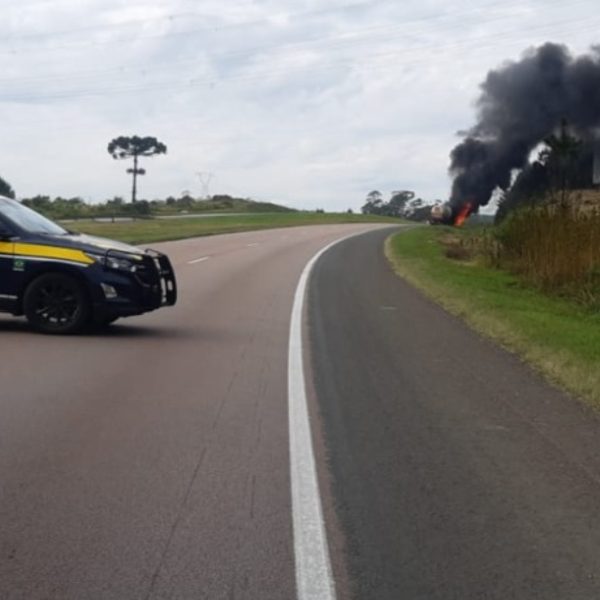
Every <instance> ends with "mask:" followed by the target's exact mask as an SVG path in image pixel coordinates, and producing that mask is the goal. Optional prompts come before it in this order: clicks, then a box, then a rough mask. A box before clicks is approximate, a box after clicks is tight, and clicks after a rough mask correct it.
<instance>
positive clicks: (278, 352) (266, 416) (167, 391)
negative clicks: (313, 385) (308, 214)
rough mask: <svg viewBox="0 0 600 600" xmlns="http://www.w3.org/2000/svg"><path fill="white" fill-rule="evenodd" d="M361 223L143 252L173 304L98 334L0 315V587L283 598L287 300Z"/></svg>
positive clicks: (12, 592) (74, 593) (97, 595)
mask: <svg viewBox="0 0 600 600" xmlns="http://www.w3.org/2000/svg"><path fill="white" fill-rule="evenodd" d="M372 228H373V227H372V226H362V225H360V226H349V227H348V226H327V227H309V228H292V229H285V230H272V231H264V232H253V233H244V234H237V235H224V236H215V237H211V238H198V239H192V240H184V241H180V242H173V243H169V244H164V245H156V247H158V248H161V249H164V250H166V251H167V252H168V253H169V255H170V257H171V259H172V261H173V263H174V265H175V267H176V270H177V275H178V281H179V288H180V290H179V291H180V301H179V303H178V305H177V306H175V307H174V308H172V309H163V310H161V311H157V312H156V313H154V314H149V315H146V316H143V317H140V318H135V319H128V320H123V321H120V322H118V323H117V324H116V325H115V326H114V327H113V328H112V329H111V330H110V331H108V332H107V333H105V334H94V335H85V336H77V337H67V338H64V337H63V338H57V337H48V336H41V335H35V334H32V333H30V332H29V331H28V330H27V329H26V326H25V324H24V323H23V322H21V321H17V320H15V319H12V318H10V317H0V339H1V341H0V598H2V599H3V600H4V599H5V598H11V599H13V598H14V599H17V598H20V599H21V598H22V599H24V600H35V599H50V598H52V599H57V600H66V599H73V600H84V599H85V600H88V599H103V600H104V599H113V598H114V599H115V600H125V599H127V600H130V599H136V598H140V599H142V598H211V599H212V598H260V599H265V600H266V599H270V598H272V599H287V598H293V597H294V595H295V583H294V582H295V577H294V556H293V552H294V550H293V538H292V517H291V498H290V473H289V442H288V420H287V419H288V412H287V411H288V408H287V352H288V330H289V322H290V313H291V308H292V300H293V297H294V291H295V288H296V285H297V282H298V278H299V277H300V273H301V272H302V269H303V268H304V266H305V264H306V263H307V262H308V260H309V259H310V258H311V257H312V256H313V255H314V254H315V253H316V252H317V251H318V250H320V249H321V248H323V247H324V246H326V245H327V244H329V243H330V242H331V241H333V240H336V239H338V238H340V237H343V236H345V235H348V234H349V233H351V232H358V231H365V230H368V229H372Z"/></svg>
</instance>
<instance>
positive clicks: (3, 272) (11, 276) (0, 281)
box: [0, 219, 18, 310]
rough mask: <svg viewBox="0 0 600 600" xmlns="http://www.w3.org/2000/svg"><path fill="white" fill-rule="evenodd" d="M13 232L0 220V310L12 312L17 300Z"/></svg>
mask: <svg viewBox="0 0 600 600" xmlns="http://www.w3.org/2000/svg"><path fill="white" fill-rule="evenodd" d="M13 235H14V234H13V231H12V230H11V228H10V227H9V225H8V224H7V223H6V222H4V221H3V220H2V219H0V310H12V308H13V307H14V304H15V301H16V299H17V286H18V272H17V271H15V270H14V269H15V243H14V241H13V240H12V237H13Z"/></svg>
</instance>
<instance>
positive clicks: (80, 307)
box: [23, 273, 91, 334]
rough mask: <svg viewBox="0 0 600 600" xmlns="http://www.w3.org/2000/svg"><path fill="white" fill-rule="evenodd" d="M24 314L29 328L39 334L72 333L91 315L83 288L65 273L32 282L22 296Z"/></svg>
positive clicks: (50, 275) (49, 274)
mask: <svg viewBox="0 0 600 600" xmlns="http://www.w3.org/2000/svg"><path fill="white" fill-rule="evenodd" d="M23 310H24V312H25V316H26V317H27V320H28V321H29V323H30V324H31V326H32V327H33V328H34V329H37V330H38V331H41V332H42V333H59V334H67V333H75V332H77V331H80V330H81V329H82V328H83V327H84V326H85V325H86V324H87V322H88V321H89V318H90V314H91V310H90V304H89V301H88V299H87V296H86V293H85V290H84V289H83V287H82V285H81V284H80V283H79V282H78V281H77V279H75V278H74V277H71V276H70V275H66V274H64V273H47V274H45V275H41V276H40V277H38V278H37V279H34V280H33V281H32V282H31V284H30V285H29V287H28V288H27V291H26V292H25V298H24V300H23Z"/></svg>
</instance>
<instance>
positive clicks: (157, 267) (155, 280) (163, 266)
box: [104, 248, 177, 306]
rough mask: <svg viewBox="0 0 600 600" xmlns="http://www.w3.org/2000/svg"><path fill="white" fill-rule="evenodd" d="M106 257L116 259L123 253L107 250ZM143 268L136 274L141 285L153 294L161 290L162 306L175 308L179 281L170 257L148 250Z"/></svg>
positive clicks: (142, 262) (142, 263) (144, 257)
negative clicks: (176, 278)
mask: <svg viewBox="0 0 600 600" xmlns="http://www.w3.org/2000/svg"><path fill="white" fill-rule="evenodd" d="M104 255H105V257H106V258H108V257H109V256H111V255H112V256H114V257H115V258H122V257H123V253H122V252H119V251H118V250H112V249H110V250H107V251H106V252H105V254H104ZM141 266H142V269H141V272H140V271H138V273H137V274H136V279H137V280H138V281H139V283H140V284H141V285H142V286H143V287H144V288H148V289H150V290H152V291H153V292H154V290H156V292H158V291H159V289H160V296H161V297H160V306H173V305H174V304H175V303H176V302H177V281H176V280H175V271H174V270H173V267H172V265H171V261H170V260H169V258H168V256H166V255H165V254H162V253H160V252H157V251H156V250H152V249H150V248H148V249H146V252H145V253H144V255H143V258H142V261H141ZM157 300H158V298H157Z"/></svg>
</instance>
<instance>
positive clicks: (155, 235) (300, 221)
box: [67, 213, 399, 244]
mask: <svg viewBox="0 0 600 600" xmlns="http://www.w3.org/2000/svg"><path fill="white" fill-rule="evenodd" d="M388 222H389V223H399V219H393V218H389V217H377V216H371V215H353V214H347V213H341V214H334V213H331V214H330V213H324V214H322V213H271V214H266V213H262V214H247V215H223V216H218V217H189V218H182V219H142V220H136V221H121V222H115V223H110V222H98V221H77V222H75V223H68V224H67V226H68V227H69V228H70V229H73V230H75V231H79V232H81V233H88V234H91V235H99V236H102V237H107V238H111V239H116V240H122V241H124V242H129V243H130V244H145V243H149V242H161V241H167V240H179V239H184V238H190V237H197V236H205V235H215V234H219V233H236V232H240V231H256V230H260V229H273V228H277V227H298V226H301V225H333V224H340V223H388Z"/></svg>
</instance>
